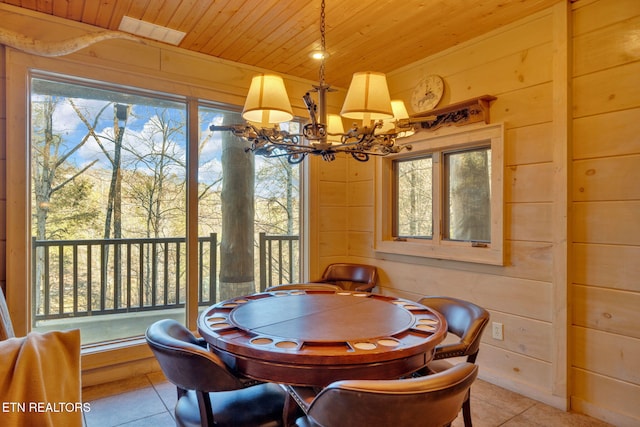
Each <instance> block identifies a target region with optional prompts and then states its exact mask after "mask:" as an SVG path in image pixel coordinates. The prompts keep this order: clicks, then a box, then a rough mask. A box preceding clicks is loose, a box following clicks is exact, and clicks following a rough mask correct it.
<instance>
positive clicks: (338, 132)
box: [327, 114, 344, 143]
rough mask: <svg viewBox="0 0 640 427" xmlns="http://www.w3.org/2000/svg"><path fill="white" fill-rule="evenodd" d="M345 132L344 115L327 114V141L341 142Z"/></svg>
mask: <svg viewBox="0 0 640 427" xmlns="http://www.w3.org/2000/svg"><path fill="white" fill-rule="evenodd" d="M342 134H344V125H343V124H342V117H340V116H339V115H337V114H328V115H327V141H328V142H331V143H334V142H335V143H340V142H341V141H342Z"/></svg>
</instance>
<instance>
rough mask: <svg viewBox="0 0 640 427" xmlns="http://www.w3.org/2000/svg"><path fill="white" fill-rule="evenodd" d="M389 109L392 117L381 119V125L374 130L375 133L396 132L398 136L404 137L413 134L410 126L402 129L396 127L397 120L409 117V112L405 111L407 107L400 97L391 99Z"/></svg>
mask: <svg viewBox="0 0 640 427" xmlns="http://www.w3.org/2000/svg"><path fill="white" fill-rule="evenodd" d="M391 109H392V110H393V118H392V119H385V120H383V124H382V127H381V128H379V129H377V130H376V134H380V133H387V132H396V133H397V135H398V138H406V137H408V136H411V135H413V134H414V133H415V131H414V130H413V128H412V127H409V128H407V129H406V130H402V131H400V130H398V129H397V127H398V121H400V120H406V119H408V118H409V113H408V112H407V107H406V106H405V105H404V101H402V100H401V99H393V100H391Z"/></svg>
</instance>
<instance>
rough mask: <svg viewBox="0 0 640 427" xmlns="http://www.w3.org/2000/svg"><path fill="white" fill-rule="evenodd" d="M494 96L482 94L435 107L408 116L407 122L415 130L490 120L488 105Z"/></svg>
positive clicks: (487, 121)
mask: <svg viewBox="0 0 640 427" xmlns="http://www.w3.org/2000/svg"><path fill="white" fill-rule="evenodd" d="M495 99H497V98H496V97H495V96H491V95H483V96H479V97H477V98H472V99H469V100H467V101H462V102H457V103H455V104H451V105H447V106H446V107H442V108H436V109H435V110H431V111H427V112H424V113H420V114H415V115H413V116H410V117H409V123H410V124H412V125H416V126H415V127H416V130H418V131H420V130H435V129H438V128H441V127H443V126H450V125H455V126H462V125H468V124H471V123H476V122H481V121H484V122H485V123H487V124H488V123H489V122H490V118H489V107H490V104H491V101H493V100H495Z"/></svg>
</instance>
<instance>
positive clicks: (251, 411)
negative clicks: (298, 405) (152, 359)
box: [146, 319, 285, 427]
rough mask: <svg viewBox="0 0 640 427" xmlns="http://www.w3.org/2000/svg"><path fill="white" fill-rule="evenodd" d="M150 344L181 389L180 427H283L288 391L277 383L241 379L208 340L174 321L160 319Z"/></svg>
mask: <svg viewBox="0 0 640 427" xmlns="http://www.w3.org/2000/svg"><path fill="white" fill-rule="evenodd" d="M146 339H147V343H148V344H149V347H150V348H151V350H152V351H153V353H154V355H155V356H156V359H157V360H158V362H159V363H160V367H161V368H162V372H164V374H165V376H166V377H167V379H168V380H169V381H170V382H172V383H173V384H174V385H176V386H177V388H178V402H177V404H176V408H175V411H174V413H175V421H176V425H178V426H180V427H196V426H197V427H202V426H206V427H210V426H220V427H223V426H229V427H280V426H281V425H282V421H283V416H282V415H283V410H284V402H285V392H284V390H283V389H282V388H281V387H280V386H279V385H277V384H268V383H264V384H256V381H253V380H249V379H246V380H247V381H245V379H244V378H242V377H237V376H236V375H235V374H234V373H233V372H232V371H231V370H230V369H228V368H227V367H226V365H225V364H224V363H223V362H222V361H221V360H220V358H218V357H217V356H216V355H215V354H213V353H212V352H210V351H209V350H208V349H207V345H206V342H205V341H204V340H203V339H198V338H196V337H195V336H194V335H193V334H192V333H191V332H190V331H189V330H188V329H187V328H185V327H184V326H182V325H181V324H180V323H179V322H177V321H175V320H173V319H165V320H160V321H157V322H155V323H154V324H152V325H151V326H150V327H149V328H148V329H147V332H146Z"/></svg>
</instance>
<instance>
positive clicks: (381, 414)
mask: <svg viewBox="0 0 640 427" xmlns="http://www.w3.org/2000/svg"><path fill="white" fill-rule="evenodd" d="M477 375H478V367H477V366H476V365H475V364H473V363H466V362H465V363H460V364H458V365H456V366H454V367H452V368H451V369H449V370H446V371H443V372H440V373H437V374H433V375H428V376H423V377H417V378H407V379H398V380H343V381H336V382H333V383H331V384H329V385H328V386H327V387H325V388H324V389H322V390H321V391H320V392H319V393H318V394H317V395H315V397H314V398H313V399H312V400H311V401H309V399H308V398H305V397H303V396H300V395H297V394H296V388H295V387H291V390H292V392H293V397H294V399H296V401H297V402H298V404H299V405H300V406H301V408H302V410H303V411H304V413H305V415H304V416H302V417H300V418H298V419H297V420H296V424H295V425H296V426H297V427H319V426H323V427H334V426H335V427H342V426H347V425H348V426H349V427H388V426H416V425H419V426H420V427H441V426H449V425H451V422H453V420H454V419H456V417H457V416H458V413H459V412H460V408H461V407H462V403H463V402H464V401H465V399H466V398H467V396H468V394H469V388H470V387H471V384H472V383H473V381H474V380H475V379H476V377H477ZM303 390H308V389H306V388H305V389H303Z"/></svg>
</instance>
